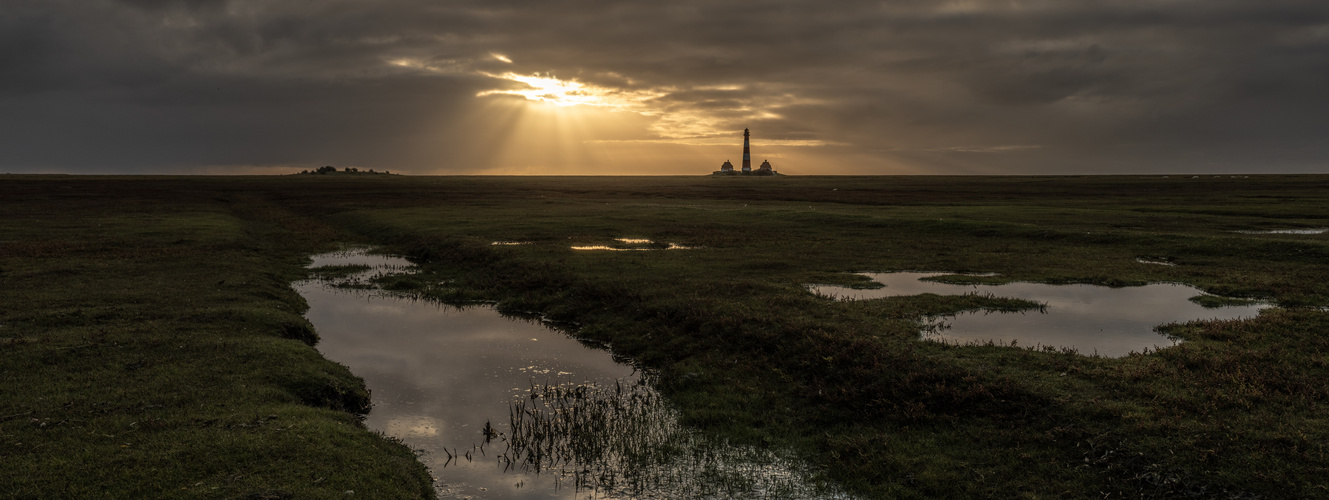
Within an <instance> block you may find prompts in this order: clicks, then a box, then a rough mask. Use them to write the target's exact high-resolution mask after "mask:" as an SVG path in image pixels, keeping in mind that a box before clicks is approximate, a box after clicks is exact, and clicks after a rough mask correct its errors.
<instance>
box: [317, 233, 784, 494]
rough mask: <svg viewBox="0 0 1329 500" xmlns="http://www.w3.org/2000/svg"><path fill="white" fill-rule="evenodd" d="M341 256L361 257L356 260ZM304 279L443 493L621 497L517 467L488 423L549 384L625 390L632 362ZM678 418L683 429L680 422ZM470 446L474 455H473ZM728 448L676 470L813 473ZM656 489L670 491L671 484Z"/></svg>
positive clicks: (470, 314)
mask: <svg viewBox="0 0 1329 500" xmlns="http://www.w3.org/2000/svg"><path fill="white" fill-rule="evenodd" d="M316 260H318V259H316ZM340 263H341V264H358V263H361V262H357V261H353V260H351V259H349V258H348V259H345V260H343V261H341V262H340ZM375 272H377V271H375ZM293 286H294V288H295V289H296V290H297V291H298V292H299V293H300V294H301V296H303V297H304V298H305V300H306V301H307V302H308V303H309V311H308V313H306V315H305V316H306V317H307V318H308V319H309V320H310V322H312V323H313V324H314V326H315V328H316V329H317V330H318V333H319V335H320V337H321V340H320V342H319V343H318V345H317V347H318V350H319V351H320V352H322V353H323V354H324V355H325V356H327V357H328V358H329V359H332V360H335V361H337V362H340V363H343V364H345V365H347V366H349V367H350V368H351V370H352V371H353V372H354V373H355V374H356V375H358V376H360V377H362V378H363V379H364V380H365V384H366V386H368V387H369V389H370V391H371V392H372V398H373V403H374V407H373V410H372V411H371V412H370V413H369V415H368V417H367V418H366V419H365V425H366V426H368V427H370V428H371V429H376V430H380V431H382V432H384V433H385V434H387V435H390V436H393V437H397V438H401V439H402V440H403V441H405V442H406V444H407V445H408V446H410V447H411V448H412V449H415V450H419V451H421V452H422V453H421V454H420V460H421V461H422V462H423V463H425V464H426V465H427V466H429V467H430V471H431V473H432V474H433V475H434V477H435V478H437V480H438V481H437V483H436V487H437V491H438V493H439V495H440V496H441V497H443V498H488V499H525V498H531V499H535V498H541V499H545V498H601V497H603V498H612V497H614V496H613V495H598V494H594V493H589V492H587V491H586V490H581V491H578V490H577V489H576V488H574V487H572V484H573V481H572V479H571V476H569V473H568V472H567V471H545V473H544V474H540V475H535V474H522V473H519V472H518V471H516V470H509V471H507V472H505V471H504V469H503V468H502V467H501V466H499V465H498V464H497V463H496V462H495V460H496V457H495V455H494V453H496V452H500V451H502V450H501V446H502V444H500V441H502V438H500V439H499V441H494V442H491V443H489V444H488V445H484V444H483V443H484V436H483V434H482V429H483V428H484V426H485V423H486V422H489V423H491V424H492V425H493V426H495V427H496V428H497V429H498V430H499V431H500V432H502V431H504V430H507V428H508V422H509V418H510V415H509V409H510V406H509V405H511V404H513V403H514V402H518V401H532V396H533V394H531V393H532V392H533V390H538V388H537V387H538V386H543V387H545V388H546V389H547V388H548V386H555V387H565V388H566V387H573V386H576V385H580V384H586V385H591V386H599V387H605V388H614V387H620V386H619V385H618V382H621V384H622V386H626V387H630V386H633V385H634V384H636V383H637V381H638V380H639V379H640V377H641V374H640V373H638V372H637V371H636V370H634V369H633V368H632V367H630V366H625V365H621V364H618V363H615V362H614V361H613V358H612V357H611V356H610V355H609V353H608V352H605V351H603V350H598V349H591V348H588V347H586V346H584V345H582V344H581V343H580V342H577V341H576V340H574V339H571V338H569V337H568V336H566V335H563V334H562V333H559V332H556V331H553V330H550V329H549V328H547V327H545V326H544V325H541V324H538V323H533V322H528V321H522V320H515V319H511V318H504V317H502V316H500V315H499V314H498V312H497V311H495V310H494V308H493V307H488V306H485V307H470V308H463V309H459V308H455V307H450V306H441V305H438V304H434V303H430V302H424V301H417V300H410V299H405V298H402V297H396V296H392V295H388V294H385V293H383V292H381V291H366V290H348V289H339V288H335V287H330V286H326V285H325V284H323V283H320V282H318V281H303V282H298V283H295V284H294V285H293ZM671 415H672V414H671ZM670 418H671V419H672V416H671V417H670ZM670 425H672V426H675V427H677V426H678V424H677V422H676V421H673V420H670ZM484 446H488V449H486V448H484ZM495 447H499V448H498V449H495ZM716 451H717V450H708V451H707V453H710V454H714V453H715V452H716ZM468 453H469V454H470V456H471V459H466V458H464V457H465V456H466V455H467V454H468ZM728 453H730V454H731V455H733V456H734V457H736V460H735V461H733V462H734V463H732V464H728V465H723V464H721V465H717V464H716V463H719V462H724V461H725V460H726V459H724V458H711V459H710V460H711V462H716V463H711V462H707V463H705V464H704V465H706V467H707V468H705V469H703V468H699V467H693V468H691V469H688V468H683V469H679V470H674V469H670V470H668V471H666V472H667V473H668V474H666V476H668V477H673V476H678V477H686V478H689V479H690V480H695V481H699V483H698V484H699V485H701V486H706V485H708V484H709V483H706V482H705V481H707V480H708V479H706V478H707V477H709V476H707V475H706V474H700V473H699V472H700V471H705V472H708V473H713V472H714V470H713V469H716V468H717V467H721V466H724V467H731V468H734V470H736V471H745V470H746V471H750V472H748V473H745V474H744V475H743V477H744V478H748V479H753V478H756V477H757V475H761V476H766V477H768V478H778V477H787V478H792V479H790V480H791V481H794V482H795V483H798V481H800V480H801V479H799V477H795V476H793V473H792V472H791V469H790V465H789V464H786V463H785V462H780V464H781V466H779V467H762V466H760V465H755V464H748V463H746V462H744V461H743V460H746V459H745V458H743V457H744V456H745V455H742V454H741V453H738V454H735V453H737V452H733V451H730V452H728ZM768 454H769V453H768ZM683 455H684V456H687V457H691V456H694V455H696V456H700V455H706V456H712V455H708V454H700V455H699V454H696V453H691V452H687V453H683ZM445 465H446V466H445ZM685 467H686V466H685ZM577 470H581V469H580V466H578V468H577ZM759 473H760V474H759ZM768 482H769V481H768ZM709 488H711V489H712V490H713V489H715V487H714V486H709ZM646 493H647V496H654V497H659V498H669V497H670V494H669V493H668V492H664V493H662V494H658V495H657V494H655V493H656V492H646ZM675 496H677V495H675ZM758 496H760V495H758ZM684 497H689V498H691V497H695V495H692V496H687V495H684ZM772 497H773V496H772Z"/></svg>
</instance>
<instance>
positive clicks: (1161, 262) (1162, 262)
mask: <svg viewBox="0 0 1329 500" xmlns="http://www.w3.org/2000/svg"><path fill="white" fill-rule="evenodd" d="M1135 261H1136V262H1139V263H1141V264H1153V265H1155V266H1175V265H1177V264H1176V263H1175V262H1168V261H1165V260H1149V259H1135Z"/></svg>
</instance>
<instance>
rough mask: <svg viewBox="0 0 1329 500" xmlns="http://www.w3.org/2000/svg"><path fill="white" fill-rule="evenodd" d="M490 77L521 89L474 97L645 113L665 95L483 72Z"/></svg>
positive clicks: (479, 94)
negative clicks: (509, 97) (647, 104)
mask: <svg viewBox="0 0 1329 500" xmlns="http://www.w3.org/2000/svg"><path fill="white" fill-rule="evenodd" d="M484 75H485V76H488V77H490V78H498V79H502V80H508V81H513V82H518V83H522V84H525V85H526V87H527V88H524V89H494V90H486V91H484V92H480V93H478V94H476V97H483V96H488V95H515V96H520V97H524V98H526V99H527V100H531V101H537V102H544V103H548V104H553V105H555V106H561V107H568V106H596V107H601V108H609V109H612V110H615V111H633V112H637V113H644V112H646V111H647V110H646V108H645V107H644V106H643V103H645V102H646V101H648V100H651V99H654V98H657V97H660V96H662V95H665V93H664V92H661V91H657V90H632V89H619V88H610V87H602V86H599V85H595V84H590V83H584V82H579V81H577V80H562V79H559V78H556V77H554V76H553V75H548V74H546V75H541V74H540V73H535V74H531V75H520V74H517V73H511V72H509V73H503V74H492V73H484Z"/></svg>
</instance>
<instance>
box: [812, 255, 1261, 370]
mask: <svg viewBox="0 0 1329 500" xmlns="http://www.w3.org/2000/svg"><path fill="white" fill-rule="evenodd" d="M947 274H948V273H919V272H900V273H880V274H869V273H865V274H864V276H868V277H870V278H872V279H873V280H874V281H877V282H880V283H884V284H885V285H886V286H885V287H884V288H879V289H870V290H857V289H851V288H848V287H841V286H828V285H817V286H810V287H808V288H809V290H811V291H812V292H814V293H817V294H819V295H824V296H828V297H832V298H836V299H841V300H864V299H875V298H882V297H895V296H902V295H919V294H924V293H933V294H938V295H963V294H971V293H976V294H980V295H981V294H992V295H994V296H997V297H1011V298H1017V299H1025V300H1032V301H1035V302H1039V303H1042V304H1045V305H1046V307H1045V308H1044V309H1043V311H1041V312H1040V311H1038V310H1029V311H1022V312H1013V313H1008V312H995V311H969V312H963V313H960V314H956V315H954V316H944V317H936V318H926V319H925V328H924V334H923V338H924V339H927V340H934V341H941V342H948V343H960V344H966V343H986V342H988V341H993V342H996V343H1001V344H1011V343H1014V344H1015V345H1017V346H1025V347H1033V346H1040V345H1041V346H1054V347H1071V348H1075V349H1076V350H1078V351H1079V352H1080V353H1081V354H1086V355H1089V354H1095V353H1096V354H1098V355H1101V356H1106V357H1121V356H1125V355H1127V354H1129V353H1131V352H1144V350H1145V349H1158V348H1161V347H1168V346H1172V345H1175V344H1176V342H1175V341H1173V340H1171V339H1168V338H1167V337H1166V336H1163V335H1161V334H1159V333H1158V332H1156V331H1154V328H1155V327H1157V326H1159V325H1163V324H1166V323H1172V322H1185V321H1192V320H1197V319H1234V318H1249V317H1254V316H1256V315H1258V314H1259V310H1260V309H1263V308H1266V307H1269V305H1268V304H1252V305H1239V306H1224V307H1216V308H1204V307H1201V306H1200V305H1199V304H1196V303H1194V302H1192V301H1191V300H1190V299H1191V298H1192V297H1196V296H1200V295H1204V292H1202V291H1200V290H1199V289H1197V288H1194V287H1190V286H1186V285H1180V284H1173V283H1155V284H1150V285H1145V286H1133V287H1122V288H1110V287H1104V286H1095V285H1048V284H1043V283H1009V284H1005V285H953V284H946V283H936V282H932V281H920V280H919V278H926V277H931V276H943V275H947Z"/></svg>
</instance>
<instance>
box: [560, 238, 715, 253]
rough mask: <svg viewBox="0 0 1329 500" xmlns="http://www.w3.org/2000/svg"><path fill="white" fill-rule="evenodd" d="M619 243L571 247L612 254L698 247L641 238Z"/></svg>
mask: <svg viewBox="0 0 1329 500" xmlns="http://www.w3.org/2000/svg"><path fill="white" fill-rule="evenodd" d="M614 241H617V242H619V244H618V245H613V246H610V245H585V246H574V247H571V248H572V249H573V250H608V251H611V252H638V251H649V250H693V249H695V248H697V247H690V246H684V245H679V244H677V243H656V242H654V241H652V240H647V239H640V238H614Z"/></svg>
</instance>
